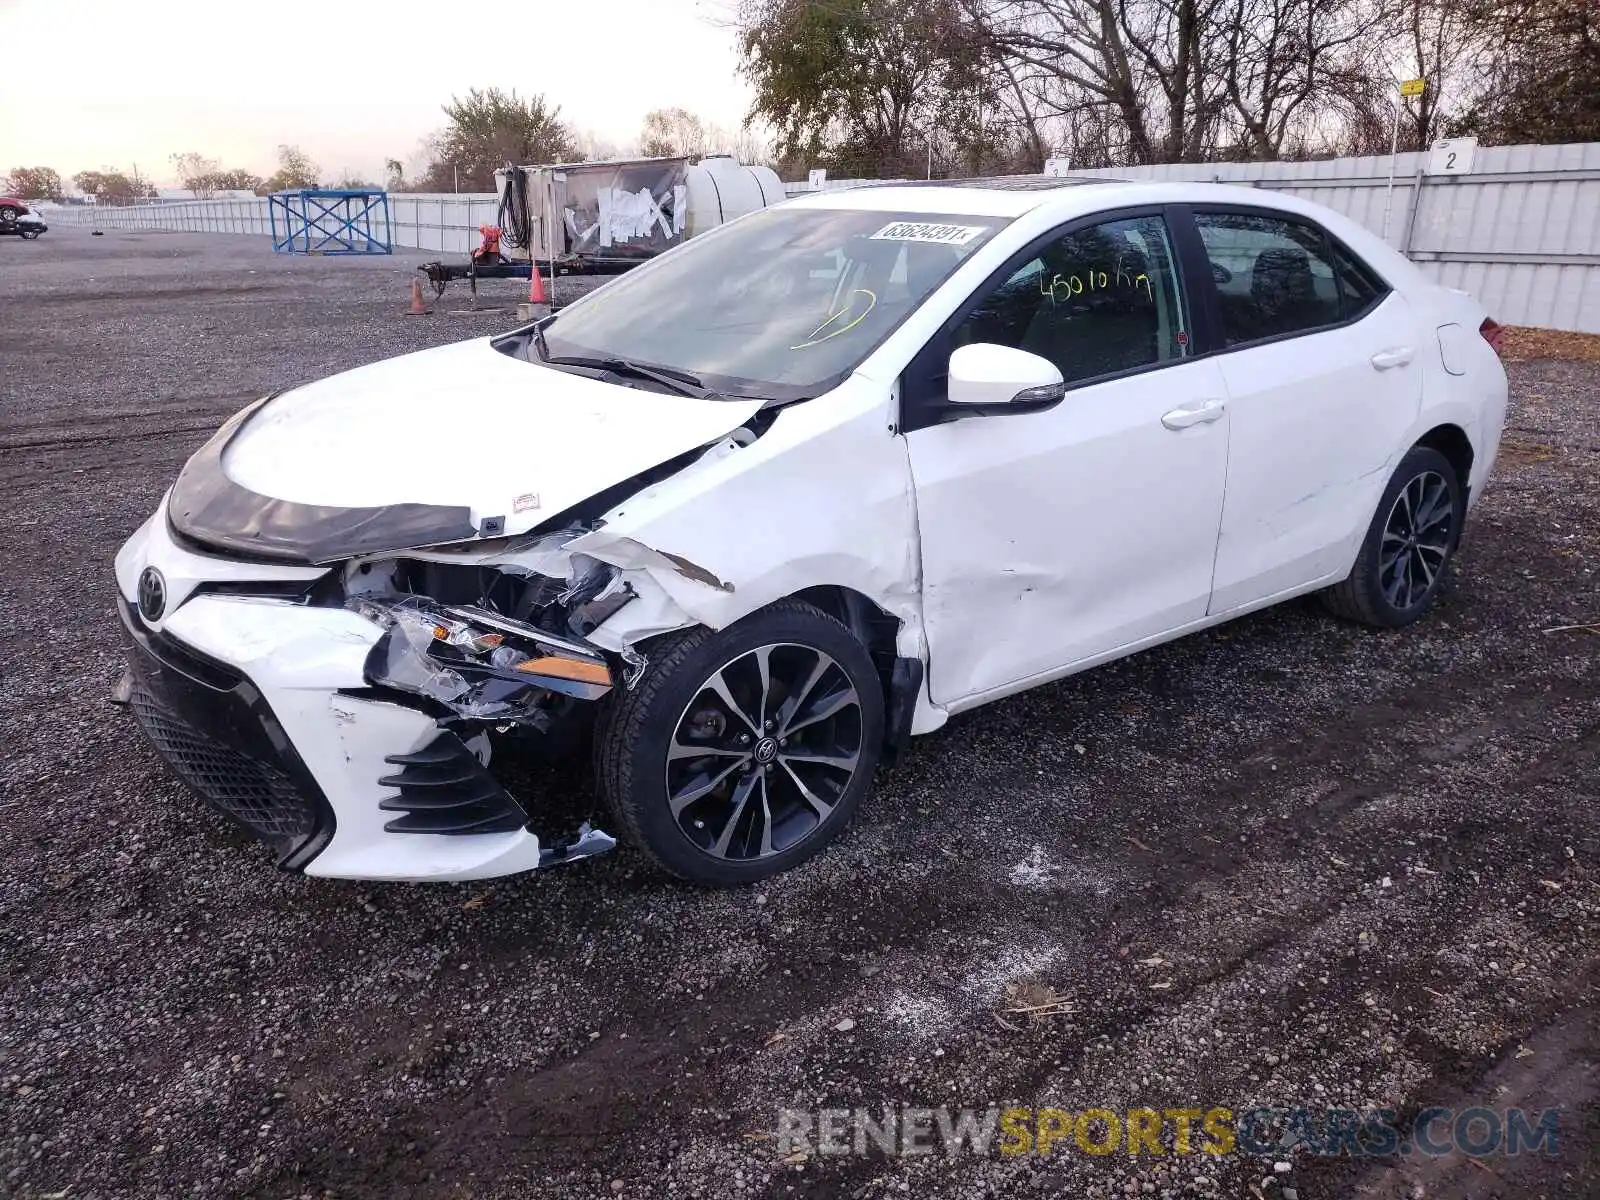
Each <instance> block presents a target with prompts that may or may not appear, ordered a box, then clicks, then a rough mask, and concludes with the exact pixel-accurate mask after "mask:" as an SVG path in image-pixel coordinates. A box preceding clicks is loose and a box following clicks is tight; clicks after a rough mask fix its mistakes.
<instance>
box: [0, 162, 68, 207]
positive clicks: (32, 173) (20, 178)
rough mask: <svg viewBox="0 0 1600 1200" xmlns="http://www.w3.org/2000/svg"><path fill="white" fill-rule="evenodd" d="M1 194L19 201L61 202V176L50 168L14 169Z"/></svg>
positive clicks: (2, 187) (0, 182)
mask: <svg viewBox="0 0 1600 1200" xmlns="http://www.w3.org/2000/svg"><path fill="white" fill-rule="evenodd" d="M0 192H4V193H5V194H6V195H8V196H14V197H15V198H16V199H18V200H59V199H61V176H60V175H58V174H57V173H56V172H55V171H54V170H52V169H51V168H49V167H12V168H11V174H10V175H9V176H8V177H7V178H6V179H5V180H3V181H0Z"/></svg>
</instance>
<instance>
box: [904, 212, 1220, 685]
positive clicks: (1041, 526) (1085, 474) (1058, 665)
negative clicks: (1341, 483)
mask: <svg viewBox="0 0 1600 1200" xmlns="http://www.w3.org/2000/svg"><path fill="white" fill-rule="evenodd" d="M947 340H948V345H944V346H938V347H930V349H937V351H938V353H940V354H945V353H947V352H948V350H949V349H953V348H954V347H957V346H960V345H963V344H969V343H975V342H990V343H998V344H1001V345H1007V346H1013V347H1017V348H1020V349H1023V350H1027V351H1030V352H1032V353H1036V354H1039V355H1041V356H1043V357H1046V358H1049V359H1050V360H1051V361H1053V362H1054V363H1055V364H1056V365H1057V366H1058V367H1059V368H1060V370H1061V374H1062V377H1063V378H1064V379H1065V380H1066V381H1067V384H1068V389H1069V390H1068V392H1067V396H1066V399H1065V400H1063V401H1062V402H1061V403H1060V404H1058V405H1056V406H1055V407H1054V408H1051V409H1048V410H1046V411H1044V412H1037V413H1030V414H1025V415H989V416H978V417H971V418H966V419H962V420H955V421H951V422H949V423H946V424H940V425H933V426H930V427H927V428H921V429H915V430H913V431H912V432H911V433H910V434H908V435H907V442H908V444H909V447H910V457H911V470H912V476H913V479H914V481H915V486H916V496H917V521H918V525H919V529H920V534H921V545H922V573H923V578H922V592H923V617H924V622H925V625H926V628H927V633H928V641H929V651H930V661H931V664H932V665H931V671H930V677H929V687H930V691H931V693H932V696H933V698H934V699H935V700H936V701H937V702H939V703H941V704H960V703H961V702H963V701H967V702H972V701H975V700H976V699H979V698H982V697H983V696H984V695H985V694H987V693H993V692H998V691H1002V690H1007V689H1008V688H1011V687H1012V686H1013V685H1020V684H1022V683H1024V682H1026V681H1029V680H1033V679H1035V678H1037V677H1041V676H1047V675H1049V674H1052V673H1059V672H1061V671H1062V670H1063V669H1065V668H1067V667H1069V666H1070V665H1072V664H1074V663H1078V662H1082V661H1083V660H1086V659H1091V658H1094V657H1096V656H1099V655H1104V654H1106V653H1107V652H1110V651H1114V650H1116V649H1118V648H1119V647H1123V646H1127V645H1129V644H1131V643H1135V642H1139V641H1142V640H1145V639H1148V638H1152V637H1156V636H1159V635H1161V634H1164V633H1167V632H1169V631H1171V630H1174V629H1176V628H1178V627H1180V626H1183V625H1185V624H1187V623H1189V622H1193V621H1196V620H1198V619H1200V618H1202V617H1203V616H1204V615H1205V612H1206V607H1207V603H1208V601H1209V598H1210V594H1211V571H1212V561H1213V556H1214V553H1215V550H1216V540H1217V527H1218V522H1219V520H1220V519H1221V515H1222V502H1223V488H1224V484H1225V480H1226V475H1227V463H1228V449H1227V446H1228V413H1227V408H1226V404H1225V402H1224V401H1225V398H1226V394H1227V393H1226V390H1225V388H1224V385H1223V381H1222V378H1221V374H1220V369H1219V367H1218V366H1217V364H1216V362H1215V361H1213V360H1194V359H1191V358H1190V357H1189V353H1190V348H1191V346H1192V345H1193V337H1192V336H1191V326H1190V323H1189V320H1188V315H1187V305H1186V302H1185V299H1184V293H1183V289H1182V287H1181V286H1180V281H1179V278H1178V270H1177V264H1176V261H1175V257H1174V253H1173V250H1172V243H1171V239H1170V237H1169V235H1168V230H1167V227H1166V224H1165V222H1164V221H1163V219H1162V218H1161V217H1160V216H1159V215H1146V216H1135V217H1127V218H1123V219H1119V220H1114V221H1107V222H1104V223H1101V224H1097V225H1091V226H1089V227H1087V228H1084V227H1072V228H1070V231H1067V232H1063V233H1062V234H1061V235H1060V236H1058V237H1054V238H1052V239H1051V240H1049V241H1048V242H1046V243H1044V244H1042V245H1041V246H1038V247H1036V248H1035V249H1034V251H1032V252H1031V253H1030V254H1029V255H1027V256H1025V258H1024V260H1023V261H1021V262H1019V263H1017V264H1015V267H1014V269H1013V270H1011V271H1009V272H1007V274H1006V278H1005V279H1004V281H1003V282H1002V283H1000V284H999V285H998V286H996V287H993V288H992V289H990V290H989V291H988V292H987V293H986V294H984V295H982V296H980V297H978V298H977V299H976V301H975V303H974V304H973V306H972V307H971V311H970V312H969V313H968V315H967V316H966V317H965V318H964V319H963V320H962V321H961V323H960V324H959V325H958V326H957V327H956V328H955V331H954V333H953V334H952V335H947Z"/></svg>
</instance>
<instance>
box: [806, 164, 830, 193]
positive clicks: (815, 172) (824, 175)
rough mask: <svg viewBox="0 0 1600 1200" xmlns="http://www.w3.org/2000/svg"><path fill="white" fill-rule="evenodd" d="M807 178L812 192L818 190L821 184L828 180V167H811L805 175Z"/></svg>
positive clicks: (820, 188)
mask: <svg viewBox="0 0 1600 1200" xmlns="http://www.w3.org/2000/svg"><path fill="white" fill-rule="evenodd" d="M807 180H808V182H809V183H810V184H811V190H812V191H813V192H820V191H821V190H822V187H823V185H824V184H825V183H827V182H828V168H826V167H812V168H811V174H810V175H808V176H807Z"/></svg>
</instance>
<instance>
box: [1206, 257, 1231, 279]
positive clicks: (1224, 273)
mask: <svg viewBox="0 0 1600 1200" xmlns="http://www.w3.org/2000/svg"><path fill="white" fill-rule="evenodd" d="M1211 278H1213V279H1215V280H1216V281H1217V282H1218V283H1232V282H1233V272H1232V271H1230V270H1228V268H1227V267H1225V266H1223V265H1222V264H1221V263H1219V262H1217V261H1216V260H1215V259H1213V260H1212V262H1211Z"/></svg>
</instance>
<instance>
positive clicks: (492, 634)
mask: <svg viewBox="0 0 1600 1200" xmlns="http://www.w3.org/2000/svg"><path fill="white" fill-rule="evenodd" d="M349 607H350V608H351V609H352V610H354V611H355V612H357V613H360V614H361V615H362V616H363V617H366V618H367V619H368V620H369V621H372V622H374V623H375V624H378V625H380V626H382V627H383V628H384V630H385V631H386V632H385V633H384V635H383V637H381V638H380V639H379V640H378V642H377V644H376V645H375V646H373V647H372V650H371V652H370V653H369V654H368V655H367V662H366V669H365V673H366V677H367V681H368V682H369V683H372V684H374V685H375V686H379V687H391V688H395V689H397V690H399V691H402V692H409V693H411V694H412V695H416V696H426V697H427V698H428V699H430V700H435V701H437V702H438V703H440V704H443V705H445V706H447V707H448V708H450V709H452V710H453V711H455V712H456V713H457V714H458V715H460V716H463V717H471V718H475V719H480V720H486V721H498V720H509V721H516V720H521V719H528V718H532V717H534V715H535V712H536V710H537V709H539V708H540V706H541V702H542V701H543V700H544V699H545V697H546V696H547V694H548V693H550V692H555V693H558V694H560V695H563V696H572V697H575V698H576V699H579V700H598V699H599V698H600V697H601V696H604V695H605V694H606V693H607V692H608V691H610V690H611V667H610V665H609V664H608V663H607V662H606V660H605V657H604V656H603V655H601V654H600V653H599V652H598V651H595V650H593V649H591V648H589V647H587V646H583V645H580V644H578V643H576V642H569V641H567V640H566V639H565V638H560V637H556V636H554V635H552V634H549V633H546V632H545V631H544V630H542V629H539V628H537V627H536V626H533V625H529V624H526V623H525V622H522V621H515V620H512V619H511V618H509V617H503V616H501V615H500V614H499V613H493V612H489V611H487V610H486V609H481V608H473V607H470V606H465V605H448V604H435V603H434V602H432V601H429V600H426V599H423V598H422V597H419V596H407V597H405V598H403V599H397V600H388V599H384V600H379V599H374V598H372V597H360V598H356V599H352V600H351V601H350V602H349Z"/></svg>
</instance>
